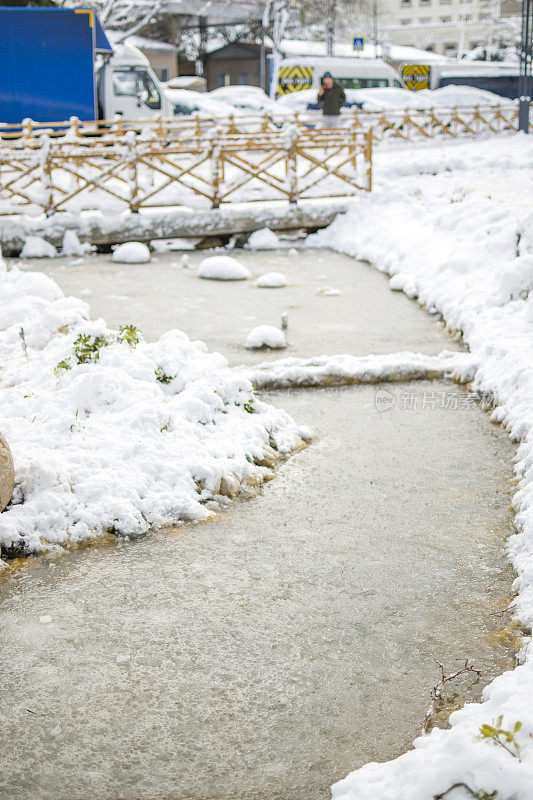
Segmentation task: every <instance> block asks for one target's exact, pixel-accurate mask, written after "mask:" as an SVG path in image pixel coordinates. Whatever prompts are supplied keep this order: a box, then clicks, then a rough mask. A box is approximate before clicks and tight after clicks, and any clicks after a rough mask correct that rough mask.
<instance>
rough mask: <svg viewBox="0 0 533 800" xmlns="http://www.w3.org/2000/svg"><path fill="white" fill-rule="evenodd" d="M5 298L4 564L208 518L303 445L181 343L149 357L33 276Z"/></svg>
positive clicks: (246, 388)
mask: <svg viewBox="0 0 533 800" xmlns="http://www.w3.org/2000/svg"><path fill="white" fill-rule="evenodd" d="M0 295H1V296H2V300H3V302H2V303H1V304H0V360H1V362H2V364H3V366H4V369H3V373H2V378H3V381H2V384H1V386H0V430H1V431H2V433H3V434H4V435H5V436H6V439H7V441H8V442H9V444H10V447H11V449H12V452H13V457H14V461H15V468H16V486H15V492H14V497H13V500H12V502H11V504H10V505H8V507H7V509H6V510H5V511H4V512H3V513H2V514H1V515H0V545H1V547H2V550H3V552H4V553H7V554H15V553H19V552H26V553H28V552H38V551H40V550H42V549H43V548H46V547H49V546H50V545H60V544H67V543H68V542H78V541H82V540H84V539H88V538H92V537H95V536H98V535H101V534H103V533H105V532H108V531H110V532H113V533H117V534H125V535H139V534H142V533H143V532H145V531H147V530H148V529H149V528H151V527H154V526H160V525H163V524H167V523H175V522H178V521H179V520H191V519H202V518H205V517H207V516H209V515H210V514H211V513H212V512H210V511H209V510H208V509H207V508H206V505H205V504H206V502H207V501H209V500H212V499H213V498H215V499H216V497H217V496H219V495H222V494H228V493H230V494H232V495H233V494H235V493H237V492H238V491H239V486H240V485H246V484H247V483H248V482H250V483H255V484H257V483H258V482H261V481H262V480H263V479H264V478H265V477H268V476H269V475H270V471H269V467H268V466H267V465H272V463H273V462H274V461H275V459H276V454H277V453H289V452H290V451H291V450H292V449H293V448H295V447H297V446H299V445H301V441H302V438H307V437H308V433H307V432H306V431H305V430H302V429H300V428H299V427H298V426H297V425H296V424H295V423H294V422H293V420H292V419H291V418H290V417H289V416H288V415H287V414H286V413H285V412H283V411H278V410H277V409H275V408H274V407H273V406H271V405H268V404H266V403H263V402H261V401H260V400H259V399H258V398H257V397H256V396H255V394H254V390H253V387H252V384H251V383H250V381H249V380H248V379H247V378H246V377H244V375H241V374H240V373H238V372H235V371H233V370H231V369H229V368H228V366H227V363H226V360H225V359H224V358H223V357H222V356H221V355H219V354H216V353H215V354H212V353H208V352H207V349H206V347H205V345H203V344H202V343H200V342H191V341H190V340H189V339H188V337H187V336H186V335H185V334H184V333H182V332H180V331H176V330H174V331H169V332H168V333H166V334H165V335H164V336H162V337H161V338H160V339H159V341H157V342H154V343H147V342H145V341H143V340H142V339H141V338H140V335H139V331H137V329H135V328H134V327H133V326H123V327H122V328H121V329H120V330H118V331H115V330H111V329H109V328H108V327H107V326H106V325H105V323H104V321H103V320H95V321H92V320H90V319H89V313H88V307H87V306H86V304H85V303H83V302H82V301H80V300H76V299H74V298H70V297H64V296H63V294H62V292H61V291H60V289H59V288H58V286H57V285H56V284H55V283H54V282H53V281H52V280H51V279H49V278H47V277H46V276H45V275H42V274H40V273H34V272H32V273H29V272H21V271H19V270H18V269H13V270H11V271H8V272H6V271H4V272H2V273H0ZM21 330H23V331H24V333H25V341H26V352H25V351H24V348H23V346H22V343H21V337H20V331H21ZM228 487H230V488H231V491H230V490H229V489H228Z"/></svg>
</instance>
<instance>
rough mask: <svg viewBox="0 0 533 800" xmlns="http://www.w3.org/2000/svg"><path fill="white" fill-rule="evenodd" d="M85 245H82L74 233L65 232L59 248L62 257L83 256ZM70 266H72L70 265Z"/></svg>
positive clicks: (85, 249)
mask: <svg viewBox="0 0 533 800" xmlns="http://www.w3.org/2000/svg"><path fill="white" fill-rule="evenodd" d="M87 249H88V248H87V245H82V244H81V242H80V240H79V239H78V236H77V234H76V231H71V230H68V231H65V234H64V236H63V247H62V248H61V255H62V256H69V257H71V258H72V256H83V255H84V254H85V253H86V251H87ZM70 266H72V265H70Z"/></svg>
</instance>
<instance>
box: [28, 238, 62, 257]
mask: <svg viewBox="0 0 533 800" xmlns="http://www.w3.org/2000/svg"><path fill="white" fill-rule="evenodd" d="M54 256H57V250H56V249H55V247H54V245H53V244H50V242H47V241H46V240H45V239H43V238H42V237H41V236H27V237H26V240H25V242H24V247H23V248H22V252H21V254H20V257H21V258H53V257H54Z"/></svg>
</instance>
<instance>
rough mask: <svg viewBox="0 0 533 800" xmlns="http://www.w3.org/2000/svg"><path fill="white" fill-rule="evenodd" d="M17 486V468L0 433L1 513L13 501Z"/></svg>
mask: <svg viewBox="0 0 533 800" xmlns="http://www.w3.org/2000/svg"><path fill="white" fill-rule="evenodd" d="M14 486H15V468H14V466H13V458H12V456H11V450H10V449H9V445H8V443H7V442H6V440H5V439H4V437H3V436H2V434H1V433H0V511H3V510H4V508H5V507H6V506H7V504H8V503H9V501H10V499H11V495H12V494H13V488H14Z"/></svg>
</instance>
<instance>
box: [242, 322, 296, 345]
mask: <svg viewBox="0 0 533 800" xmlns="http://www.w3.org/2000/svg"><path fill="white" fill-rule="evenodd" d="M244 346H245V347H246V349H247V350H260V349H261V348H262V347H269V348H270V349H271V350H282V349H283V348H284V347H287V342H286V341H285V334H284V333H283V331H280V329H279V328H274V327H273V326H272V325H258V326H257V328H253V330H251V331H250V333H249V334H248V338H247V339H246V344H245V345H244Z"/></svg>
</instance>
